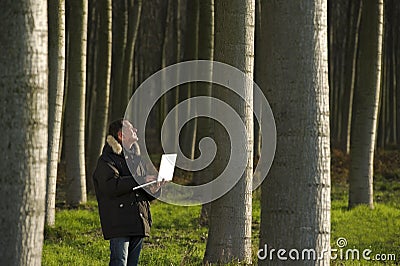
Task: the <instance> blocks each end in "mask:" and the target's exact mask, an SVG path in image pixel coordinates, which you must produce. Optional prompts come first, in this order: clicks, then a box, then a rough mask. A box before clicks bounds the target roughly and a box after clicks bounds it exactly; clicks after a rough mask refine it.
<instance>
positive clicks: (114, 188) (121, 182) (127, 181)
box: [93, 159, 138, 197]
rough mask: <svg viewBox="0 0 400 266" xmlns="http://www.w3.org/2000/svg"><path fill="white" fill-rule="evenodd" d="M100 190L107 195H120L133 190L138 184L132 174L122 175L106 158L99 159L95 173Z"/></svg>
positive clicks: (95, 180) (94, 178) (94, 177)
mask: <svg viewBox="0 0 400 266" xmlns="http://www.w3.org/2000/svg"><path fill="white" fill-rule="evenodd" d="M93 180H94V182H95V183H97V186H98V189H99V192H100V193H102V194H105V195H107V196H114V197H118V196H121V195H123V194H127V193H129V192H131V191H132V188H134V187H136V186H137V185H138V184H137V183H136V181H135V179H134V178H133V177H132V176H123V177H120V176H119V174H118V172H117V171H115V170H114V169H113V168H111V166H110V165H108V164H107V162H105V161H104V160H101V159H100V160H99V161H98V163H97V167H96V170H95V172H94V175H93Z"/></svg>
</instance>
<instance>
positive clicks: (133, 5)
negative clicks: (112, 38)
mask: <svg viewBox="0 0 400 266" xmlns="http://www.w3.org/2000/svg"><path fill="white" fill-rule="evenodd" d="M141 13H142V0H129V1H128V34H127V43H126V48H125V53H124V67H123V69H122V80H121V88H120V89H121V94H122V97H121V102H120V106H121V108H122V109H121V111H122V113H121V117H122V116H123V115H124V113H125V109H126V107H127V106H128V102H129V100H130V97H131V96H132V91H133V66H134V61H133V59H134V51H135V44H136V39H137V35H138V29H139V22H140V15H141Z"/></svg>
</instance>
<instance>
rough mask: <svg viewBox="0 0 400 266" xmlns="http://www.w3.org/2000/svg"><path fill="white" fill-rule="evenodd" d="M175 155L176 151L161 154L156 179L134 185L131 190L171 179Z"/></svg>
mask: <svg viewBox="0 0 400 266" xmlns="http://www.w3.org/2000/svg"><path fill="white" fill-rule="evenodd" d="M176 157H177V154H176V153H171V154H163V155H162V156H161V163H160V170H159V171H158V177H157V180H154V181H151V182H148V183H145V184H142V185H140V186H137V187H134V188H133V189H132V190H136V189H139V188H142V187H146V186H148V185H151V184H154V183H156V182H162V181H167V182H169V181H172V178H173V177H174V170H175V163H176Z"/></svg>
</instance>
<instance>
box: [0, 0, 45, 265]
mask: <svg viewBox="0 0 400 266" xmlns="http://www.w3.org/2000/svg"><path fill="white" fill-rule="evenodd" d="M0 23H1V28H0V43H1V53H0V73H1V74H0V106H1V108H0V117H1V119H0V128H1V130H2V134H3V139H2V141H1V142H0V149H1V151H2V153H3V156H2V159H1V162H0V172H1V175H0V195H1V196H0V197H1V200H0V212H1V222H0V230H1V232H2V235H1V238H0V265H34V266H36V265H37V266H39V265H41V258H42V244H43V226H44V220H45V194H46V174H47V173H46V165H47V145H48V143H47V141H48V139H47V136H48V135H47V134H48V132H47V130H48V125H47V117H48V112H47V110H48V102H47V100H48V83H47V82H48V80H47V74H48V73H47V68H48V63H47V48H48V46H47V29H48V27H47V5H46V1H24V0H19V1H15V0H13V1H2V9H1V11H0Z"/></svg>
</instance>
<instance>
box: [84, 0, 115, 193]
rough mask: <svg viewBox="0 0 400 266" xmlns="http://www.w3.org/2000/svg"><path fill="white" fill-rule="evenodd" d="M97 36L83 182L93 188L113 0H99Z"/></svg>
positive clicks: (104, 119)
mask: <svg viewBox="0 0 400 266" xmlns="http://www.w3.org/2000/svg"><path fill="white" fill-rule="evenodd" d="M97 3H98V13H99V20H98V21H99V29H98V30H99V37H98V41H97V44H98V45H97V50H98V51H97V57H96V59H97V63H96V64H97V67H96V69H97V75H96V77H97V80H96V86H95V88H93V95H92V102H91V105H92V108H91V112H90V120H89V121H90V124H91V126H90V135H89V139H88V141H89V143H90V144H89V149H90V150H89V158H88V159H89V160H88V162H89V164H88V177H87V181H86V184H87V185H88V190H89V191H93V184H92V174H93V172H94V169H95V167H96V162H97V158H98V157H99V155H100V153H101V149H102V147H103V145H104V140H105V138H106V132H107V124H108V109H109V100H110V78H111V49H112V2H111V0H99V1H98V2H97Z"/></svg>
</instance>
